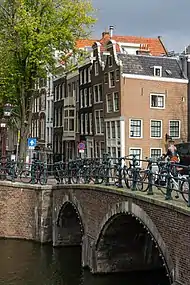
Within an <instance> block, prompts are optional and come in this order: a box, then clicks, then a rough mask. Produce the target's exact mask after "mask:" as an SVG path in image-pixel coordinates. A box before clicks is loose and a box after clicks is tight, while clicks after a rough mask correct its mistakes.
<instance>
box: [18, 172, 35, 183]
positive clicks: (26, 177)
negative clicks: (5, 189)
mask: <svg viewBox="0 0 190 285" xmlns="http://www.w3.org/2000/svg"><path fill="white" fill-rule="evenodd" d="M20 180H21V182H23V183H30V182H31V181H32V176H31V172H30V171H29V170H23V171H22V172H21V173H20Z"/></svg>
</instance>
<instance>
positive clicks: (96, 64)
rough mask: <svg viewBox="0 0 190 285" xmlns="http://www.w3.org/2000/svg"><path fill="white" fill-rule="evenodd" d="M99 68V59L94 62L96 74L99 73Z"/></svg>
mask: <svg viewBox="0 0 190 285" xmlns="http://www.w3.org/2000/svg"><path fill="white" fill-rule="evenodd" d="M98 68H99V65H98V61H95V63H94V74H95V76H97V75H98V74H99V70H98Z"/></svg>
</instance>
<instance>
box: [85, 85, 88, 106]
mask: <svg viewBox="0 0 190 285" xmlns="http://www.w3.org/2000/svg"><path fill="white" fill-rule="evenodd" d="M87 96H88V94H87V89H86V88H85V89H84V107H87Z"/></svg>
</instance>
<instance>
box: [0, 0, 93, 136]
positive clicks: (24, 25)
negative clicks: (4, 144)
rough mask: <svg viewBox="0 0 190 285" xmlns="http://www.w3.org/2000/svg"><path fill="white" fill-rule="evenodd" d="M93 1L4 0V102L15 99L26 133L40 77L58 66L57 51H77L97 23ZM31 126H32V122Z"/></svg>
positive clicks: (0, 16)
mask: <svg viewBox="0 0 190 285" xmlns="http://www.w3.org/2000/svg"><path fill="white" fill-rule="evenodd" d="M93 13H94V10H93V8H92V5H91V3H90V2H89V0H5V1H4V2H3V4H2V5H1V6H0V105H1V104H3V103H4V102H6V103H7V102H9V103H13V105H14V106H16V113H17V116H18V119H19V121H20V126H21V139H22V137H23V139H24V138H26V136H27V133H28V131H29V128H28V127H26V125H25V123H24V122H25V121H28V122H29V124H28V125H30V121H31V110H32V104H33V101H34V98H35V96H36V90H35V83H36V80H37V79H39V78H41V77H44V76H45V75H46V72H47V70H49V71H51V72H52V70H53V69H54V67H55V58H54V53H55V50H59V51H62V52H63V54H67V53H68V52H70V51H71V50H73V51H74V52H76V46H75V43H76V40H77V39H79V38H83V37H88V36H89V33H90V30H91V27H92V25H93V24H94V21H95V20H94V18H93ZM28 125H27V126H28Z"/></svg>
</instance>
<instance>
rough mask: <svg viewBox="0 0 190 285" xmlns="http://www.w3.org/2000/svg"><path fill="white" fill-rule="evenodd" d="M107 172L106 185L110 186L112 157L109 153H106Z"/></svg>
mask: <svg viewBox="0 0 190 285" xmlns="http://www.w3.org/2000/svg"><path fill="white" fill-rule="evenodd" d="M105 169H106V171H105V173H106V179H105V181H106V183H105V185H106V186H110V177H109V171H110V158H109V156H108V154H105Z"/></svg>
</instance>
